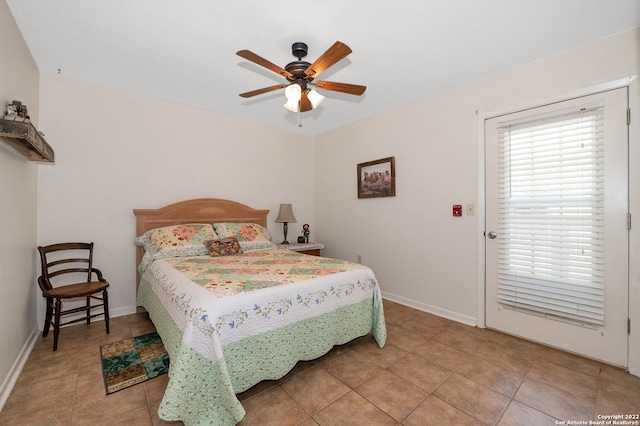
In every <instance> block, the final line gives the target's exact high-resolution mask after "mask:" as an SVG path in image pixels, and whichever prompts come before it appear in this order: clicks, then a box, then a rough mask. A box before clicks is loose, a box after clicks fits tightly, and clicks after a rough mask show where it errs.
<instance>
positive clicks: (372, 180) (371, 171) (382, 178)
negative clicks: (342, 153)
mask: <svg viewBox="0 0 640 426" xmlns="http://www.w3.org/2000/svg"><path fill="white" fill-rule="evenodd" d="M357 169H358V170H357V172H358V198H378V197H395V196H396V165H395V157H387V158H381V159H380V160H374V161H367V162H366V163H360V164H358V167H357Z"/></svg>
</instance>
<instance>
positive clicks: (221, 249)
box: [204, 237, 242, 257]
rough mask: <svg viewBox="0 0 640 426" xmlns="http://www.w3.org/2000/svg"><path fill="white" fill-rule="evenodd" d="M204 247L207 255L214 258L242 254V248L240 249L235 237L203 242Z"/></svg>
mask: <svg viewBox="0 0 640 426" xmlns="http://www.w3.org/2000/svg"><path fill="white" fill-rule="evenodd" d="M204 246H205V247H206V248H207V250H209V254H210V255H211V256H214V257H215V256H230V255H232V254H241V253H242V247H240V243H239V242H238V239H237V238H236V237H228V238H221V239H219V240H207V241H205V242H204Z"/></svg>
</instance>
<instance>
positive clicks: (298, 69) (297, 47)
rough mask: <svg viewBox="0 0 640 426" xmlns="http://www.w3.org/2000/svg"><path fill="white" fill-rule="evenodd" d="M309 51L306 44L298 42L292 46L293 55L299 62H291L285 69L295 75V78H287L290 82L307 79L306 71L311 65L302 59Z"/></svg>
mask: <svg viewBox="0 0 640 426" xmlns="http://www.w3.org/2000/svg"><path fill="white" fill-rule="evenodd" d="M308 51H309V47H308V46H307V45H306V44H305V43H302V42H297V43H293V44H292V45H291V53H293V56H296V57H297V58H298V60H297V61H293V62H290V63H288V64H287V65H286V66H285V67H284V69H285V70H287V72H290V73H291V74H293V77H287V79H288V80H289V81H295V80H299V79H300V78H303V79H307V77H306V76H305V74H304V71H305V70H306V69H307V68H309V65H311V64H310V63H309V62H306V61H302V60H301V59H302V58H304V57H305V56H307V52H308Z"/></svg>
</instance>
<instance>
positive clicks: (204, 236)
mask: <svg viewBox="0 0 640 426" xmlns="http://www.w3.org/2000/svg"><path fill="white" fill-rule="evenodd" d="M215 238H217V235H216V234H215V232H214V230H213V227H212V226H211V225H209V224H206V223H190V224H185V225H173V226H165V227H162V228H156V229H152V230H150V231H147V232H145V233H144V234H142V235H141V236H139V237H138V238H136V240H135V244H136V245H139V246H143V247H144V248H145V251H146V252H147V253H149V254H150V255H151V256H152V258H153V259H161V258H166V257H184V256H206V255H208V254H209V252H208V250H207V248H206V247H205V246H204V242H205V241H207V240H212V239H215Z"/></svg>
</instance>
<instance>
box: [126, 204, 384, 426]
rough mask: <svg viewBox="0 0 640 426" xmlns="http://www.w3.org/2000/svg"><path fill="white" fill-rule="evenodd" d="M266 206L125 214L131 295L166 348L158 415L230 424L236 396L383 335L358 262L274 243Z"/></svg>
mask: <svg viewBox="0 0 640 426" xmlns="http://www.w3.org/2000/svg"><path fill="white" fill-rule="evenodd" d="M268 212H269V211H268V210H255V209H253V208H251V207H249V206H246V205H244V204H241V203H237V202H234V201H230V200H222V199H215V198H204V199H196V200H187V201H182V202H178V203H175V204H171V205H168V206H165V207H162V208H159V209H136V210H134V214H135V216H136V239H135V243H136V245H137V247H136V265H137V270H136V283H137V302H138V305H139V306H141V307H143V308H144V309H145V310H146V311H147V312H148V313H149V316H150V318H151V320H152V321H153V323H154V325H155V326H156V329H157V331H158V333H159V334H160V336H161V338H162V341H163V343H164V345H165V348H166V349H167V352H168V353H169V358H170V368H169V376H168V377H169V378H168V385H167V389H166V391H165V394H164V397H163V399H162V402H161V404H160V407H159V411H158V413H159V415H160V417H161V418H162V419H164V420H181V421H183V422H184V423H185V424H186V425H192V424H193V425H196V424H199V425H204V424H215V425H233V424H236V423H237V422H239V421H240V420H242V418H243V417H244V415H245V411H244V408H243V407H242V405H241V403H240V402H239V400H238V398H237V397H236V394H239V393H241V392H244V391H245V390H247V389H249V388H251V387H252V386H254V385H256V384H257V383H259V382H260V381H262V380H275V379H279V378H281V377H283V376H284V375H286V373H287V372H289V371H290V370H291V369H292V368H293V367H294V366H295V364H296V363H297V362H298V361H307V360H312V359H316V358H318V357H320V356H322V355H324V354H325V353H327V352H328V351H329V350H331V348H332V347H333V346H335V345H341V344H345V343H347V342H349V341H351V340H353V339H355V338H357V337H360V336H365V335H368V334H369V333H371V335H372V336H373V338H374V339H375V340H376V342H377V344H378V346H379V347H380V348H382V347H383V346H384V344H385V341H386V326H385V321H384V311H383V305H382V299H381V294H380V289H379V286H378V282H377V280H376V277H375V275H374V273H373V272H372V271H371V269H369V268H368V267H366V266H363V265H359V264H356V263H351V262H347V261H343V260H339V259H330V258H324V257H318V256H310V255H306V254H300V253H296V252H293V251H289V250H286V249H282V248H278V247H277V246H275V245H274V244H273V243H272V242H271V241H270V240H271V237H270V235H269V234H268V231H267V230H266V225H267V214H268Z"/></svg>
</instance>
